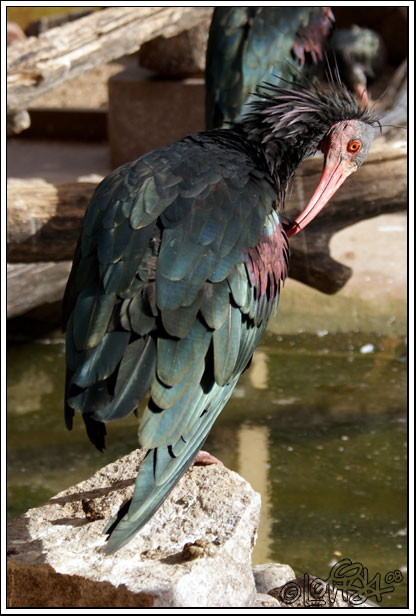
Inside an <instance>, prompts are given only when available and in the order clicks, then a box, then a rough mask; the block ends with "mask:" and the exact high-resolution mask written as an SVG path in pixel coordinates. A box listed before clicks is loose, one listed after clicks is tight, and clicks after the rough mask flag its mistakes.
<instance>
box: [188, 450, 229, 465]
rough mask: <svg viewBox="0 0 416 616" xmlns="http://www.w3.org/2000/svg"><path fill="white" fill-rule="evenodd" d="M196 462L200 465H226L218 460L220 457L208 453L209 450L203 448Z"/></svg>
mask: <svg viewBox="0 0 416 616" xmlns="http://www.w3.org/2000/svg"><path fill="white" fill-rule="evenodd" d="M194 464H196V465H198V466H208V464H219V465H220V466H224V464H223V462H221V460H218V458H216V457H215V456H213V455H211V454H210V453H208V451H202V450H201V451H198V454H197V456H196V458H195V461H194Z"/></svg>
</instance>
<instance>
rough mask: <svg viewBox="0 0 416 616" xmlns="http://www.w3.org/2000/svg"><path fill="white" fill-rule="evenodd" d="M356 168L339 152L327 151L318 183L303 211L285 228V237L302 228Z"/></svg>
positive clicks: (294, 233)
mask: <svg viewBox="0 0 416 616" xmlns="http://www.w3.org/2000/svg"><path fill="white" fill-rule="evenodd" d="M331 154H332V155H331ZM356 169H357V167H356V165H354V164H351V163H350V162H349V161H346V160H342V159H341V158H340V156H339V153H338V154H336V153H335V152H332V153H329V156H328V158H327V159H326V160H325V164H324V169H323V171H322V175H321V179H320V180H319V184H318V186H317V187H316V190H315V192H314V193H313V195H312V197H311V200H310V201H309V203H308V205H307V206H306V207H305V209H304V210H303V212H302V213H301V214H299V216H298V217H297V218H296V220H295V221H294V222H292V223H291V224H290V225H289V226H288V227H287V228H286V235H287V237H292V236H293V235H296V233H299V231H301V230H302V229H304V228H305V227H306V226H307V225H308V224H309V223H310V222H311V221H312V220H313V219H314V218H315V216H316V215H317V214H319V212H320V211H321V210H322V208H323V207H325V205H326V204H327V203H328V201H329V200H330V199H331V197H332V196H333V195H334V194H335V193H336V192H337V190H338V188H339V187H340V186H341V184H342V183H343V182H345V180H346V179H347V177H348V176H349V175H351V173H353V172H354V171H355V170H356Z"/></svg>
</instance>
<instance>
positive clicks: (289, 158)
mask: <svg viewBox="0 0 416 616" xmlns="http://www.w3.org/2000/svg"><path fill="white" fill-rule="evenodd" d="M236 128H237V130H238V131H239V132H240V134H242V135H243V136H244V139H245V140H246V141H247V143H248V144H249V145H250V147H251V148H252V149H253V150H254V151H255V152H257V155H258V157H259V158H261V159H262V160H263V161H264V164H265V165H266V167H267V171H268V173H269V174H270V176H271V178H272V180H273V183H274V185H275V188H276V194H277V196H278V202H279V205H280V206H283V205H284V201H285V197H286V192H287V190H288V188H289V186H290V182H291V180H292V179H293V176H294V175H295V173H296V170H297V169H298V167H299V165H300V164H301V163H302V161H303V160H304V159H305V158H307V157H308V156H311V155H312V154H313V153H314V152H315V151H316V148H315V147H312V148H311V144H310V142H309V143H308V142H307V139H306V138H305V140H302V139H298V140H297V143H296V144H294V143H293V141H290V140H288V139H285V138H284V137H282V138H279V139H276V138H273V139H269V138H268V137H269V136H270V133H269V130H268V127H267V126H263V125H262V123H260V122H248V121H247V122H241V124H238V126H236ZM305 133H306V131H305ZM305 137H306V134H305Z"/></svg>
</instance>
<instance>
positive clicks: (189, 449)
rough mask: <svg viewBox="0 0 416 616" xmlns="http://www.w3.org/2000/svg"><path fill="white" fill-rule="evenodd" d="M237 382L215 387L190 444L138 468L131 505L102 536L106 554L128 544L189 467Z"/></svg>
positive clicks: (157, 454)
mask: <svg viewBox="0 0 416 616" xmlns="http://www.w3.org/2000/svg"><path fill="white" fill-rule="evenodd" d="M237 380H238V377H237V378H235V379H234V380H233V381H232V382H231V383H228V384H227V385H226V386H224V387H221V386H219V385H214V387H213V391H212V398H211V404H210V406H209V408H206V409H205V410H204V411H203V412H202V413H201V415H200V417H199V422H200V424H199V426H198V427H197V429H196V430H192V431H190V432H191V434H192V436H190V438H189V440H188V439H187V438H186V435H184V437H181V438H180V439H179V441H178V443H174V444H172V445H171V446H163V447H157V448H155V449H150V450H149V451H148V453H147V455H146V457H145V459H144V460H143V462H142V464H141V466H140V469H139V473H138V475H137V479H136V486H135V489H134V494H133V497H132V499H131V501H130V503H127V504H126V505H125V506H124V507H123V508H122V510H121V511H119V513H118V514H117V516H116V517H115V518H112V519H111V520H110V522H109V524H108V525H107V527H106V528H105V531H104V532H106V533H108V534H109V535H110V536H109V539H108V541H107V544H106V546H105V548H104V551H105V553H106V554H112V553H114V552H116V551H117V550H118V549H120V548H121V547H122V546H123V545H125V544H126V543H128V542H129V541H130V540H131V539H132V538H133V536H134V535H135V534H136V533H137V532H138V531H139V530H140V529H141V528H142V527H143V526H144V525H145V524H146V522H148V520H150V518H151V517H152V516H153V514H154V513H155V512H156V511H157V509H158V508H159V507H160V506H161V505H162V503H163V501H164V500H165V499H166V497H167V496H168V494H169V493H170V492H171V490H172V489H173V488H174V487H175V485H176V484H177V482H178V481H179V479H180V478H181V477H182V475H183V474H184V473H185V471H186V470H187V469H188V468H189V466H190V465H191V464H192V462H193V460H194V459H195V457H196V455H197V453H198V451H199V450H200V449H201V447H202V445H203V443H204V441H205V439H206V437H207V435H208V433H209V431H210V429H211V427H212V425H213V423H214V421H215V420H216V418H217V416H218V414H219V413H220V411H221V410H222V408H223V407H224V405H225V404H226V402H227V401H228V399H229V397H230V396H231V393H232V391H233V389H234V387H235V385H236V383H237ZM174 451H175V452H176V453H177V455H175V454H174V453H173V452H174ZM127 507H128V508H127Z"/></svg>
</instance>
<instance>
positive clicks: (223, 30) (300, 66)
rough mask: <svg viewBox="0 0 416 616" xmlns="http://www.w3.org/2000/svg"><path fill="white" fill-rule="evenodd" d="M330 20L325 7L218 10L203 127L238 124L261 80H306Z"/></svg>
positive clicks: (208, 64) (209, 52) (211, 39)
mask: <svg viewBox="0 0 416 616" xmlns="http://www.w3.org/2000/svg"><path fill="white" fill-rule="evenodd" d="M332 20H333V16H332V13H331V11H330V9H329V8H327V7H313V6H312V7H308V6H300V7H299V6H279V7H270V6H257V7H239V6H233V7H230V6H227V7H217V8H216V9H215V10H214V14H213V18H212V23H211V27H210V34H209V40H208V49H207V61H206V79H205V81H206V126H207V128H215V127H220V126H227V125H229V123H230V122H236V121H241V119H242V117H243V116H244V115H245V113H247V111H249V110H250V107H249V105H250V103H251V102H252V101H253V99H254V98H255V95H254V93H255V92H256V88H257V86H258V85H259V84H261V83H262V82H263V81H268V82H271V83H273V84H278V83H279V79H280V78H283V79H285V80H286V81H288V82H292V81H294V82H297V81H299V79H300V77H301V76H308V77H310V76H311V74H312V73H313V72H314V70H315V69H314V67H315V65H317V64H318V62H319V61H320V60H322V57H323V50H324V48H325V44H326V40H327V37H328V35H329V33H330V30H331V25H332V23H331V22H332Z"/></svg>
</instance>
